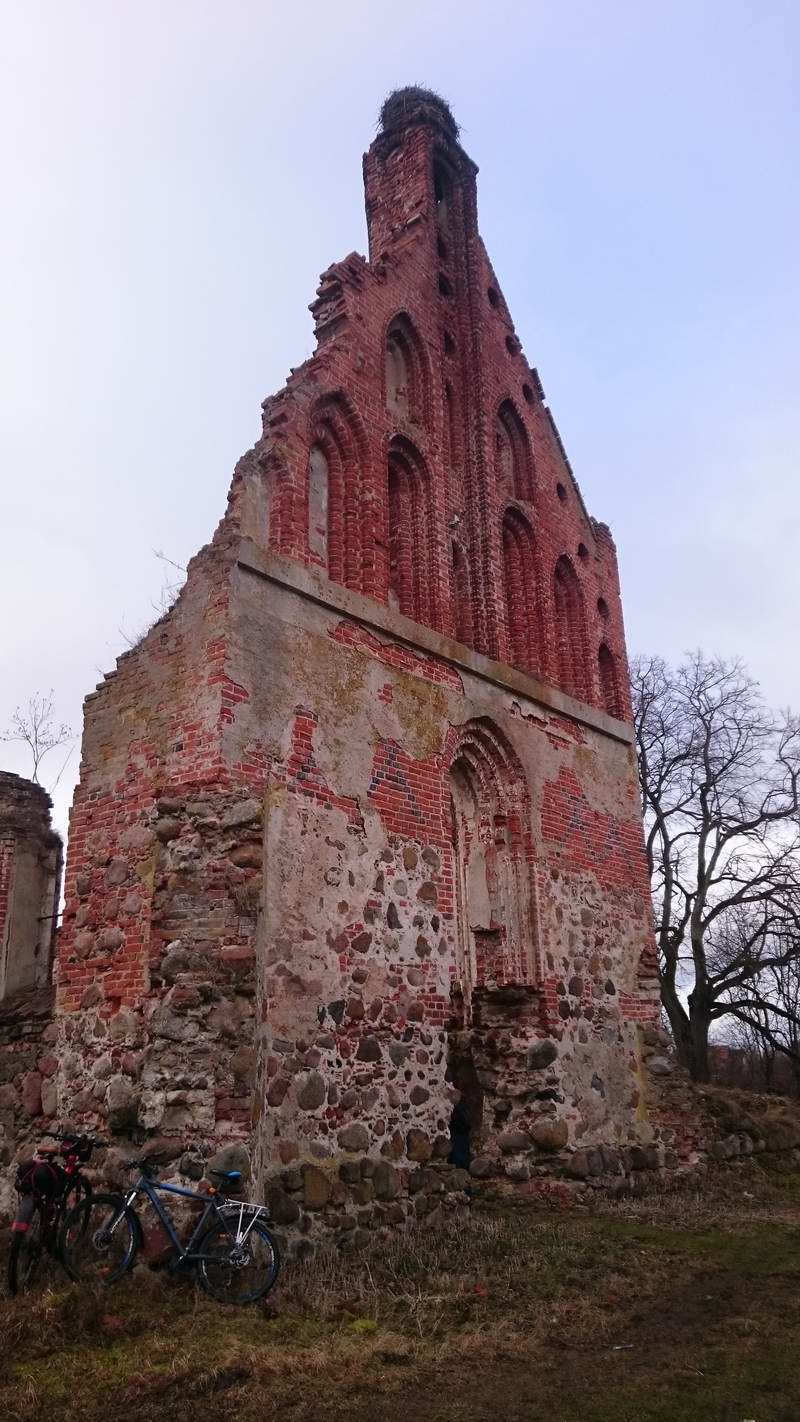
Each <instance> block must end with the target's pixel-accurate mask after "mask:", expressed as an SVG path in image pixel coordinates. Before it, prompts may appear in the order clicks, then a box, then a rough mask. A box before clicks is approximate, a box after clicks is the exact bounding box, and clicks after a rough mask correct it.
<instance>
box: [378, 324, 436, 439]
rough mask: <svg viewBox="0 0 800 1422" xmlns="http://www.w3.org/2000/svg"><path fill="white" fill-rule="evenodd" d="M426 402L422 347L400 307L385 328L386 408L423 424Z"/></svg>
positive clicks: (425, 419)
mask: <svg viewBox="0 0 800 1422" xmlns="http://www.w3.org/2000/svg"><path fill="white" fill-rule="evenodd" d="M429 405H430V381H429V379H428V363H427V360H426V357H425V349H424V347H423V344H422V341H421V340H420V338H419V334H418V332H417V329H416V327H415V325H414V323H413V321H412V320H411V317H410V316H409V315H408V314H407V313H406V312H405V311H401V312H399V313H398V315H397V316H395V317H394V318H393V320H392V321H391V322H390V324H389V328H388V330H387V332H386V408H387V410H388V411H389V412H390V414H392V415H394V416H395V417H396V418H399V419H401V420H413V421H414V422H415V423H416V424H418V425H426V424H427V423H428V410H429Z"/></svg>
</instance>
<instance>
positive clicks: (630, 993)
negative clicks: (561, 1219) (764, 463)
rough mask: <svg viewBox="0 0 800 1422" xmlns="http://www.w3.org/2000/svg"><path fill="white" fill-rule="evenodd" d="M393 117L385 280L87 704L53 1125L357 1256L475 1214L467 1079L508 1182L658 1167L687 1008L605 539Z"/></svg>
mask: <svg viewBox="0 0 800 1422" xmlns="http://www.w3.org/2000/svg"><path fill="white" fill-rule="evenodd" d="M401 108H402V106H401ZM394 112H395V116H397V114H398V112H400V111H399V110H398V109H397V108H396V107H395V110H394ZM402 112H403V114H404V117H403V119H402V122H400V123H399V124H398V123H397V122H396V123H395V124H394V125H391V126H390V127H389V128H385V129H384V130H383V131H382V132H381V133H380V135H379V136H378V138H377V139H376V140H375V142H374V143H373V145H372V147H371V149H370V151H369V153H368V155H367V157H366V159H365V167H364V172H365V184H366V197H367V219H368V227H369V260H366V259H364V258H363V257H360V256H358V255H355V254H353V255H351V256H349V257H347V258H346V259H345V260H344V261H343V262H340V263H338V264H336V265H335V266H333V267H331V268H330V269H329V270H328V272H326V273H325V274H324V276H323V278H322V281H321V285H320V288H319V291H318V295H317V299H316V301H315V302H314V304H313V307H312V310H313V313H314V317H315V322H316V333H317V349H316V351H315V354H314V355H313V357H312V358H311V359H310V360H309V361H307V362H306V363H305V364H304V365H303V366H301V367H300V368H299V369H297V370H295V371H294V372H293V374H292V375H291V377H290V378H289V380H288V381H287V384H286V386H285V387H284V389H283V390H282V391H281V392H280V393H279V394H278V395H276V396H274V397H272V398H271V399H269V400H267V401H266V402H265V404H264V429H263V437H262V438H261V439H260V440H259V442H258V444H257V445H256V446H255V448H254V449H253V450H251V451H250V452H249V453H248V454H247V455H245V456H244V458H243V459H242V460H241V461H240V463H239V465H238V466H237V469H236V471H235V474H234V479H233V484H232V487H231V492H230V498H229V505H228V511H227V513H226V516H225V518H224V520H223V522H222V523H221V525H220V527H219V529H218V530H217V533H216V535H215V537H214V539H213V541H212V543H211V544H210V545H209V546H208V547H207V548H205V549H203V550H202V551H201V553H199V554H198V556H197V557H196V558H195V559H194V560H193V562H192V564H191V565H190V568H189V576H188V579H187V583H186V587H185V588H184V590H183V592H182V593H181V595H180V597H179V599H178V601H177V603H176V605H175V607H174V608H173V610H172V611H171V612H170V613H169V614H168V615H167V616H166V617H165V618H163V619H162V620H161V622H160V623H158V624H157V626H156V627H155V628H153V630H152V631H151V632H149V633H148V635H147V636H146V637H145V638H144V639H143V641H142V642H141V643H140V644H139V645H138V646H137V647H136V648H135V649H134V650H133V651H132V652H130V653H128V654H126V656H125V657H123V658H122V659H121V660H120V662H119V664H118V666H117V669H116V671H115V672H113V673H112V674H111V675H110V676H109V677H107V678H106V680H105V682H104V683H103V684H102V685H101V687H100V688H98V690H97V692H95V693H94V695H93V696H92V697H90V698H89V699H88V701H87V706H86V719H85V729H84V740H83V757H82V764H81V778H80V785H79V788H78V791H77V794H76V798H75V804H74V806H73V811H72V819H71V826H70V843H69V858H68V867H67V903H66V912H65V919H64V930H63V934H62V936H61V943H60V949H59V966H58V1001H59V1012H58V1022H59V1036H60V1052H59V1076H58V1081H59V1089H60V1093H61V1096H60V1110H61V1112H62V1115H64V1116H72V1117H77V1118H79V1119H85V1120H87V1121H95V1120H97V1119H98V1118H99V1119H103V1118H105V1119H108V1120H110V1121H111V1124H112V1126H113V1128H114V1129H116V1130H117V1131H118V1132H120V1134H121V1136H122V1137H124V1136H125V1134H126V1133H127V1135H128V1136H130V1137H132V1138H134V1139H142V1138H143V1137H144V1136H146V1135H147V1134H148V1133H149V1134H153V1133H156V1134H157V1135H158V1136H160V1137H161V1138H162V1139H167V1140H171V1141H172V1142H173V1152H174V1154H175V1158H176V1159H180V1160H182V1161H184V1162H185V1167H186V1169H187V1170H188V1171H189V1173H190V1174H191V1171H192V1170H195V1169H196V1168H197V1163H198V1162H200V1166H202V1162H203V1160H206V1159H207V1158H208V1156H209V1154H210V1153H211V1152H213V1151H215V1150H217V1149H218V1148H220V1147H221V1146H225V1145H230V1144H231V1143H236V1142H240V1143H243V1144H244V1145H246V1146H247V1148H248V1151H249V1153H250V1158H251V1159H252V1161H253V1164H254V1168H255V1170H256V1173H257V1175H258V1176H259V1178H263V1177H265V1176H266V1177H270V1178H274V1186H273V1189H274V1190H275V1191H276V1192H278V1193H276V1195H275V1205H276V1209H280V1211H281V1212H282V1215H283V1217H284V1221H285V1223H286V1224H287V1226H288V1225H292V1226H294V1225H296V1226H297V1228H298V1229H299V1230H300V1231H301V1233H302V1232H305V1233H306V1234H309V1233H314V1232H316V1231H318V1230H319V1229H321V1228H325V1229H332V1230H334V1232H336V1234H337V1235H338V1237H339V1238H340V1239H341V1240H342V1241H348V1240H349V1241H350V1244H349V1245H348V1247H351V1245H352V1246H353V1247H356V1246H357V1244H358V1243H359V1242H363V1240H362V1239H360V1236H361V1235H363V1234H364V1233H365V1232H368V1231H369V1230H370V1229H373V1228H378V1229H383V1228H384V1227H386V1228H388V1227H390V1226H392V1225H394V1224H398V1223H401V1222H402V1221H403V1220H404V1219H406V1218H408V1217H409V1216H410V1215H412V1216H413V1217H415V1218H416V1217H419V1216H424V1215H428V1214H431V1213H432V1214H433V1215H434V1218H435V1217H436V1211H437V1210H442V1209H445V1208H453V1209H455V1208H458V1207H459V1204H460V1195H459V1191H458V1189H457V1188H456V1189H455V1190H454V1189H451V1188H449V1184H448V1185H447V1186H446V1187H445V1186H444V1185H443V1180H444V1177H441V1161H442V1159H443V1158H444V1156H445V1155H446V1153H447V1149H448V1144H447V1133H448V1125H449V1117H450V1111H451V1102H452V1090H451V1087H450V1085H449V1084H448V1082H447V1081H446V1072H447V1068H448V1063H450V1064H451V1067H452V1069H453V1070H454V1072H455V1074H456V1077H457V1079H458V1080H459V1082H460V1084H461V1085H462V1087H463V1089H464V1091H465V1094H466V1096H467V1099H468V1100H469V1101H470V1104H471V1108H472V1110H473V1118H474V1122H475V1148H476V1151H477V1152H478V1163H477V1164H476V1172H477V1173H478V1174H479V1175H483V1176H486V1175H492V1174H494V1175H502V1176H504V1177H505V1178H507V1179H508V1180H509V1181H510V1182H513V1183H514V1184H517V1185H523V1184H525V1183H526V1182H529V1181H530V1180H531V1179H533V1180H536V1179H538V1178H539V1176H540V1175H541V1174H543V1173H545V1172H550V1173H553V1172H555V1173H556V1174H560V1175H561V1176H563V1177H564V1178H566V1175H567V1174H568V1173H569V1171H570V1169H571V1168H572V1166H571V1162H572V1160H573V1155H574V1153H575V1152H576V1150H577V1151H578V1152H580V1151H582V1150H583V1151H586V1150H599V1149H600V1148H601V1147H608V1148H609V1149H611V1148H612V1146H613V1147H616V1146H617V1145H621V1144H625V1145H626V1148H627V1147H628V1146H629V1145H630V1144H631V1143H636V1142H637V1141H638V1140H639V1136H640V1134H641V1122H642V1119H643V1115H644V1114H645V1112H644V1107H643V1106H642V1101H641V1092H640V1089H639V1055H640V1054H639V1048H638V1046H637V1036H636V1027H635V1024H636V1022H637V1021H644V1022H647V1021H651V1020H653V1018H654V1017H655V1015H656V1011H657V1003H656V996H655V990H654V983H653V966H654V965H653V958H652V952H653V944H652V933H651V929H650V907H649V894H648V884H647V876H646V870H645V863H644V856H643V845H642V832H641V820H640V812H639V804H638V796H637V785H636V774H635V763H634V755H633V749H632V732H631V727H630V724H629V704H630V703H629V691H628V681H627V672H626V662H625V646H624V634H623V627H622V614H621V607H620V599H619V589H618V580H617V569H616V559H615V553H614V547H613V543H612V541H611V537H610V534H609V533H608V530H607V529H606V528H605V527H604V525H602V524H598V523H595V522H594V521H593V520H592V519H590V518H589V517H588V515H587V513H586V511H585V509H584V506H583V502H582V499H581V496H580V493H579V490H578V488H577V485H576V483H575V481H574V478H573V476H572V473H571V470H570V468H569V465H568V464H567V461H566V458H565V455H564V453H563V450H562V447H561V442H560V440H559V438H558V434H557V431H556V429H555V426H554V424H553V421H552V418H551V416H550V414H549V411H548V410H547V408H546V406H545V405H544V403H543V397H542V391H541V386H540V383H539V379H538V376H537V375H536V372H535V371H534V370H533V369H532V368H531V367H530V365H529V364H528V362H527V361H526V359H525V357H524V356H523V354H522V351H521V347H520V343H519V340H518V338H517V336H516V333H515V331H514V328H513V324H512V321H511V317H510V314H509V312H508V310H507V307H506V304H505V301H504V299H503V297H502V294H501V292H500V288H499V285H498V283H497V279H496V277H495V276H494V273H493V271H492V268H491V265H490V263H489V259H488V257H487V255H486V252H485V250H484V248H483V245H482V243H481V240H480V237H479V234H478V229H477V219H476V196H475V168H474V165H473V164H472V163H471V161H470V160H469V158H468V157H467V156H466V154H465V153H464V152H463V150H462V149H461V147H460V146H459V144H458V143H457V141H456V139H455V137H454V136H453V131H452V128H451V124H450V121H449V119H448V116H447V114H446V112H445V111H444V110H442V109H441V107H439V106H437V105H436V104H433V105H432V104H430V103H423V104H422V106H420V105H419V104H418V103H416V101H414V100H413V99H411V98H410V99H409V102H408V104H406V106H405V108H404V109H402ZM181 1151H182V1152H183V1153H184V1154H183V1155H182V1156H181V1155H180V1152H181ZM362 1157H363V1159H362ZM376 1162H379V1163H378V1164H376ZM431 1162H432V1164H431ZM437 1172H438V1173H437ZM351 1177H352V1178H351ZM373 1179H374V1181H375V1182H376V1183H375V1185H374V1186H373V1184H372V1181H373ZM377 1182H380V1185H379V1184H378V1183H377ZM461 1183H462V1184H463V1181H462V1182H461ZM450 1184H452V1182H450ZM456 1184H458V1182H456ZM373 1191H374V1193H373ZM440 1195H443V1198H444V1199H445V1200H447V1201H449V1203H448V1204H447V1205H446V1206H445V1204H442V1203H441V1202H440V1203H437V1201H438V1200H439V1197H440ZM353 1241H355V1243H353Z"/></svg>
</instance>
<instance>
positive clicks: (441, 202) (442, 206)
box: [433, 159, 453, 227]
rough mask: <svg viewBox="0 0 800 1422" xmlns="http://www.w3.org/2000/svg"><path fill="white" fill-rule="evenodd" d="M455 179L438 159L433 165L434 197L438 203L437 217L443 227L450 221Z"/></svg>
mask: <svg viewBox="0 0 800 1422" xmlns="http://www.w3.org/2000/svg"><path fill="white" fill-rule="evenodd" d="M452 190H453V178H452V174H451V173H450V170H449V168H448V167H447V166H446V164H445V163H443V162H441V160H439V159H437V160H436V162H435V163H434V165H433V197H434V201H435V203H436V217H437V219H438V221H439V222H440V223H441V224H442V226H443V227H446V226H447V224H448V222H449V221H450V208H451V205H452V204H451V198H452Z"/></svg>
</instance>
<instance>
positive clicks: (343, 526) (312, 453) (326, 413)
mask: <svg viewBox="0 0 800 1422" xmlns="http://www.w3.org/2000/svg"><path fill="white" fill-rule="evenodd" d="M366 467H367V458H366V443H365V440H364V436H363V433H362V431H361V426H360V423H359V421H358V417H357V415H356V414H355V411H354V410H353V408H352V406H351V405H350V403H349V401H347V399H346V398H345V397H344V396H342V395H338V394H335V395H328V396H326V397H325V398H324V399H323V400H321V401H320V402H319V404H318V405H317V406H316V408H315V410H314V412H313V415H312V419H311V445H310V449H309V458H308V478H307V493H308V523H307V529H308V553H309V556H310V558H311V559H312V561H314V562H318V563H322V564H323V565H324V566H327V569H328V577H329V578H331V580H332V581H333V582H336V583H344V584H345V586H346V587H349V588H353V589H354V590H355V591H356V592H361V591H362V590H363V570H364V548H365V546H366V545H367V542H368V539H369V530H368V529H367V528H366V526H365V522H366V517H367V511H368V509H369V501H368V500H367V499H365V498H364V480H365V469H366Z"/></svg>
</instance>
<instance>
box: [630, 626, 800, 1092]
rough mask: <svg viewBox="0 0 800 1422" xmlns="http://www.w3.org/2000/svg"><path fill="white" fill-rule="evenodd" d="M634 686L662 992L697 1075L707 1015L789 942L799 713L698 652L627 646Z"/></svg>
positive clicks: (740, 672) (783, 958)
mask: <svg viewBox="0 0 800 1422" xmlns="http://www.w3.org/2000/svg"><path fill="white" fill-rule="evenodd" d="M632 688H633V698H634V709H635V713H634V719H635V723H636V736H637V750H638V760H639V778H640V783H641V789H642V800H643V806H644V814H645V834H646V847H647V857H648V865H649V869H650V877H651V884H652V888H653V895H654V901H655V926H656V937H657V943H658V950H659V972H660V981H661V996H662V1001H663V1004H664V1007H665V1010H666V1012H667V1015H668V1017H669V1021H670V1025H671V1027H672V1031H673V1034H674V1037H675V1043H676V1047H677V1051H678V1055H679V1058H680V1060H681V1061H682V1062H683V1063H684V1065H685V1066H687V1067H688V1068H689V1070H690V1071H691V1073H692V1075H693V1077H694V1078H695V1079H696V1080H699V1081H707V1080H708V1076H709V1054H708V1042H709V1030H710V1028H711V1025H712V1023H714V1022H715V1021H716V1020H718V1019H719V1018H721V1017H723V1016H725V1015H726V1014H728V1013H730V1012H731V1010H732V1005H733V1004H734V1003H735V1004H736V1008H737V1009H738V1011H739V1012H741V1013H746V1012H747V1011H748V1005H749V1004H758V1005H759V1006H762V1005H763V998H762V991H761V989H762V987H763V982H764V975H765V973H766V972H767V971H769V970H770V969H772V968H779V967H781V966H783V965H784V964H785V963H788V962H789V961H791V960H792V959H794V958H796V956H797V953H798V950H799V949H800V837H799V836H798V785H799V784H800V723H798V720H797V719H796V718H795V717H793V716H792V715H791V714H790V713H788V712H786V713H784V714H782V715H773V714H771V713H770V712H769V711H768V710H767V709H766V707H765V706H764V703H763V700H762V697H761V694H760V692H759V689H758V686H757V685H756V683H755V682H754V681H753V680H752V679H751V678H750V677H749V676H748V675H747V674H746V672H745V670H744V668H743V666H742V664H741V662H739V661H725V660H723V659H721V658H718V657H711V658H707V657H705V656H703V654H702V653H701V652H695V653H694V654H692V655H691V656H689V657H687V659H686V660H685V661H684V662H683V663H682V665H681V666H680V667H678V668H677V669H673V668H671V667H669V666H668V665H667V664H666V663H665V662H664V661H662V660H661V659H660V658H657V657H650V658H638V659H637V660H636V661H635V662H634V664H633V668H632ZM742 1020H743V1019H742Z"/></svg>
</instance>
